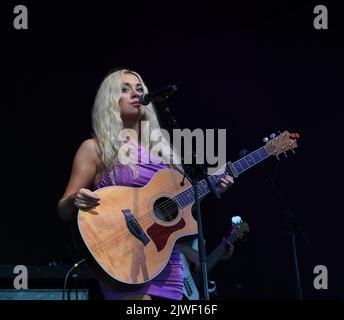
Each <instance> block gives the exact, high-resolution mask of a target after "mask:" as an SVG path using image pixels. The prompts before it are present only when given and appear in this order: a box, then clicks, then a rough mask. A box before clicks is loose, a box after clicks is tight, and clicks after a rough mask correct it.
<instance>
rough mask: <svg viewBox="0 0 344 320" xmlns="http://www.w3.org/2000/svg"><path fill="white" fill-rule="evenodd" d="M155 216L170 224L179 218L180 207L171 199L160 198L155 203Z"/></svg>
mask: <svg viewBox="0 0 344 320" xmlns="http://www.w3.org/2000/svg"><path fill="white" fill-rule="evenodd" d="M153 210H154V215H155V216H156V217H157V218H158V219H159V220H161V221H164V222H169V221H172V220H174V219H175V218H176V217H177V216H178V206H177V204H176V202H175V201H173V200H172V199H170V198H165V197H163V198H159V199H158V200H156V201H155V203H154V206H153Z"/></svg>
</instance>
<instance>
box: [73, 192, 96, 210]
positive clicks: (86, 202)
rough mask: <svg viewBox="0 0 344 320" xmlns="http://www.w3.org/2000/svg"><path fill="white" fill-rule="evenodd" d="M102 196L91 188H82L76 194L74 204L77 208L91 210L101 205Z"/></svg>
mask: <svg viewBox="0 0 344 320" xmlns="http://www.w3.org/2000/svg"><path fill="white" fill-rule="evenodd" d="M99 201H100V197H99V196H98V195H97V194H96V193H95V192H92V191H91V190H89V189H85V188H80V189H79V191H78V192H77V193H76V194H75V196H74V206H75V207H76V208H77V209H81V210H89V209H92V208H94V207H96V206H98V205H99Z"/></svg>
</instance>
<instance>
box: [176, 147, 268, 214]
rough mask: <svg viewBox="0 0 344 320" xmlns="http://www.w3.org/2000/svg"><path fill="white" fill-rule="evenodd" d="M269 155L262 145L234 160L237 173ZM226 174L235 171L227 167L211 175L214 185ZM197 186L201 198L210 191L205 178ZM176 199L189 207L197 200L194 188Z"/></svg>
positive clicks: (181, 206) (180, 203)
mask: <svg viewBox="0 0 344 320" xmlns="http://www.w3.org/2000/svg"><path fill="white" fill-rule="evenodd" d="M268 157H269V153H268V152H267V151H266V149H265V148H264V147H261V148H259V149H258V150H256V151H254V152H252V153H250V154H248V155H247V156H245V157H243V158H241V159H239V160H238V161H236V162H234V163H233V166H234V168H235V169H236V171H237V173H238V174H241V173H243V172H244V171H246V170H248V169H249V168H252V167H254V166H255V165H256V164H258V163H259V162H261V161H263V160H265V159H266V158H268ZM225 175H230V176H232V175H233V173H232V172H230V170H229V169H228V168H227V169H226V170H225V171H224V172H223V173H222V174H218V175H216V174H215V175H212V176H209V181H210V183H211V184H212V185H213V186H216V185H217V183H218V182H219V180H220V178H221V177H223V176H225ZM197 188H198V192H199V197H200V198H201V197H203V196H205V195H206V194H208V193H209V192H210V190H209V187H208V184H207V182H206V181H205V179H203V180H201V181H200V182H199V183H198V186H197ZM174 200H175V201H176V202H177V204H178V206H179V207H180V208H185V207H187V206H188V205H190V204H191V203H193V202H194V201H195V194H194V188H193V187H190V188H188V189H186V190H185V191H183V192H181V193H180V194H178V195H177V196H175V197H174Z"/></svg>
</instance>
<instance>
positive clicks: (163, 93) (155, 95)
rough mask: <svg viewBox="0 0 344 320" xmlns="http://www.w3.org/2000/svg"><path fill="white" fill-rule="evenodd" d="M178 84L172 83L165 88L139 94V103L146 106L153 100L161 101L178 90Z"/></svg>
mask: <svg viewBox="0 0 344 320" xmlns="http://www.w3.org/2000/svg"><path fill="white" fill-rule="evenodd" d="M177 89H178V88H177V86H176V85H174V84H172V85H169V86H167V87H165V88H162V89H158V90H155V91H152V92H149V93H144V94H141V95H140V96H139V103H140V104H142V105H143V106H146V105H147V104H149V103H151V102H155V101H157V102H159V101H162V100H164V99H167V98H168V97H169V96H170V95H171V94H173V93H175V92H176V91H177Z"/></svg>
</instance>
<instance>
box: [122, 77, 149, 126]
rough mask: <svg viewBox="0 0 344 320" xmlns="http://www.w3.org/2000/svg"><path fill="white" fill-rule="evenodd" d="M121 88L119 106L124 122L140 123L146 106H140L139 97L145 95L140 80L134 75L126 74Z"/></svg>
mask: <svg viewBox="0 0 344 320" xmlns="http://www.w3.org/2000/svg"><path fill="white" fill-rule="evenodd" d="M121 86H122V87H121V91H122V94H121V98H120V99H119V106H120V110H121V117H122V120H123V122H136V121H139V120H140V119H141V118H142V116H143V115H144V106H142V105H140V104H139V96H140V95H141V94H143V87H142V84H141V83H140V80H139V79H138V78H137V77H136V76H135V75H134V74H132V73H124V74H123V76H122V84H121Z"/></svg>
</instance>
